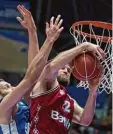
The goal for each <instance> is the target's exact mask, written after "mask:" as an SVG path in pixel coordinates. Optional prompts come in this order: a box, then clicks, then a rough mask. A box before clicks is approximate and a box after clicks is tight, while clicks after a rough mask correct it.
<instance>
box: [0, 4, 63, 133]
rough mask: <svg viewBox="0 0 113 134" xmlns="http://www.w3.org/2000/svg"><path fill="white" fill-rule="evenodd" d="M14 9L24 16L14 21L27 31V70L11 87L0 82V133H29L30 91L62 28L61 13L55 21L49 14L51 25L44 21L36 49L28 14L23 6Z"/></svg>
mask: <svg viewBox="0 0 113 134" xmlns="http://www.w3.org/2000/svg"><path fill="white" fill-rule="evenodd" d="M17 8H18V10H19V12H20V13H21V14H22V16H23V19H21V18H20V17H17V20H18V21H19V22H20V23H21V24H22V26H24V27H25V28H26V29H27V30H28V34H29V49H28V69H27V72H26V75H25V77H24V78H23V80H22V81H21V82H20V84H19V85H17V86H16V87H12V86H11V85H10V84H9V83H7V82H5V81H4V80H1V81H0V96H1V98H2V99H1V102H0V134H28V133H29V104H30V99H29V93H30V92H31V89H32V87H33V86H34V83H35V80H36V79H37V78H38V77H39V75H40V73H41V71H42V69H43V68H44V66H45V64H46V62H47V59H48V56H49V53H50V51H51V49H52V46H53V43H54V42H55V41H56V40H57V38H58V37H59V35H60V33H61V31H62V30H63V27H61V28H60V26H61V24H62V19H61V20H60V15H58V17H57V19H56V20H55V23H54V17H52V18H51V20H50V25H49V24H48V23H46V35H47V38H46V40H45V42H44V44H43V47H42V48H41V49H40V51H39V45H38V39H37V29H36V26H35V23H34V21H33V18H32V15H31V13H30V12H29V11H28V10H27V9H26V8H24V7H23V6H20V5H19V6H18V7H17ZM25 93H26V94H25ZM24 95H25V96H24ZM23 96H24V97H23ZM21 98H24V99H21ZM19 100H21V101H19Z"/></svg>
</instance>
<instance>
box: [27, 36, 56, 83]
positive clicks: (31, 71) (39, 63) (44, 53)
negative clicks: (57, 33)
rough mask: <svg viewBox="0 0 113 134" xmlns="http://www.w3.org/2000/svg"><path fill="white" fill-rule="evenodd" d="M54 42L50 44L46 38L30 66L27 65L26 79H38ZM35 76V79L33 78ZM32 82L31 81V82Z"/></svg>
mask: <svg viewBox="0 0 113 134" xmlns="http://www.w3.org/2000/svg"><path fill="white" fill-rule="evenodd" d="M53 43H54V42H51V41H50V40H49V39H48V38H46V40H45V42H44V44H43V46H42V47H41V49H40V51H39V53H38V54H37V55H36V56H35V58H34V59H33V61H32V62H31V64H30V65H29V67H28V69H27V74H26V75H27V77H28V76H29V77H31V78H30V79H32V78H33V80H35V79H36V78H38V77H39V76H40V74H41V72H42V70H43V68H44V66H45V64H46V62H47V59H48V56H49V53H50V51H51V49H52V46H53ZM34 76H35V77H34ZM33 80H32V81H33Z"/></svg>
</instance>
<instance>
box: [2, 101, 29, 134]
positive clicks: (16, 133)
mask: <svg viewBox="0 0 113 134" xmlns="http://www.w3.org/2000/svg"><path fill="white" fill-rule="evenodd" d="M17 107H18V111H17V113H16V114H15V117H14V121H13V122H12V123H10V124H9V125H2V124H0V134H29V107H28V105H27V104H26V103H25V102H24V101H23V100H22V101H20V102H18V104H17Z"/></svg>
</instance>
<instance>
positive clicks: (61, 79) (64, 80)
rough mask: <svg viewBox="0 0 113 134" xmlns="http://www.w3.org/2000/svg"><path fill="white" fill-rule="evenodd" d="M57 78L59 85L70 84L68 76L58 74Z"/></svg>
mask: <svg viewBox="0 0 113 134" xmlns="http://www.w3.org/2000/svg"><path fill="white" fill-rule="evenodd" d="M57 80H58V82H59V84H60V85H62V86H64V87H67V86H68V85H69V84H70V78H66V77H61V76H58V77H57Z"/></svg>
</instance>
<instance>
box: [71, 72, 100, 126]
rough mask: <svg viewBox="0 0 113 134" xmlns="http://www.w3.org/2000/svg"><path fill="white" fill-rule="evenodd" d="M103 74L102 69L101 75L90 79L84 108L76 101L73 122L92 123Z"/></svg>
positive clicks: (85, 124)
mask: <svg viewBox="0 0 113 134" xmlns="http://www.w3.org/2000/svg"><path fill="white" fill-rule="evenodd" d="M101 74H102V71H101V70H100V73H99V75H98V76H97V77H96V78H94V79H92V80H90V81H89V88H90V90H89V96H88V99H87V102H86V105H85V107H84V109H83V108H81V107H80V106H79V105H78V104H77V103H76V102H75V103H74V114H73V120H72V122H74V123H78V124H81V125H84V126H88V125H89V124H90V123H91V121H92V119H93V116H94V112H95V107H96V98H97V89H98V87H99V85H100V82H101Z"/></svg>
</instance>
